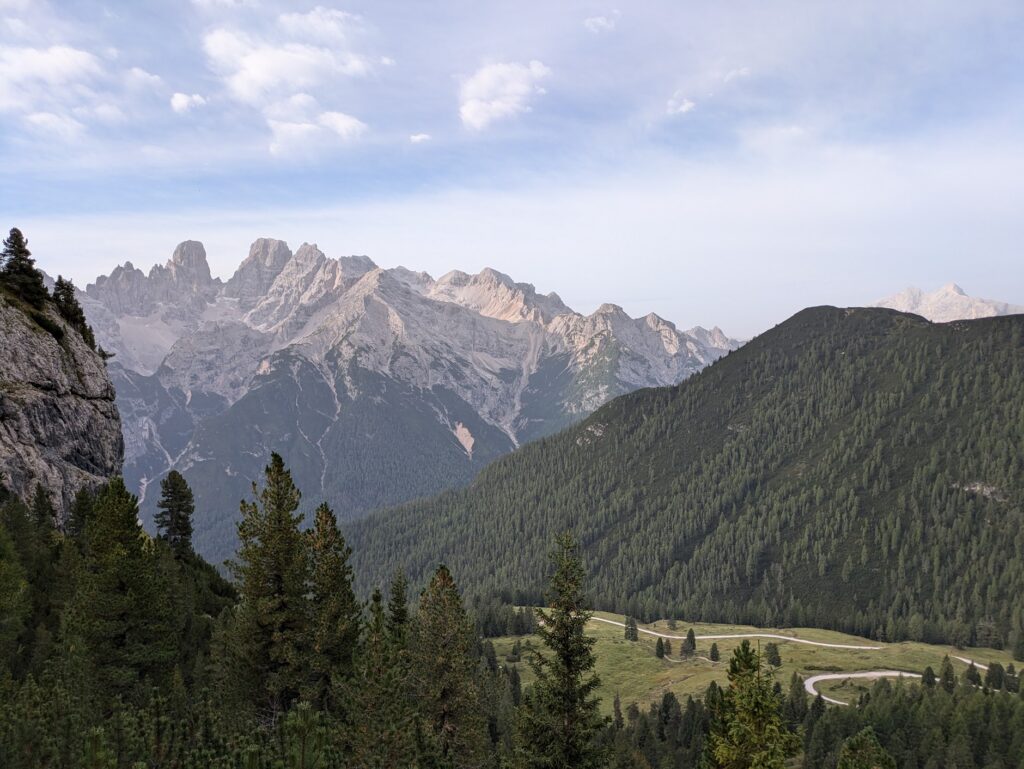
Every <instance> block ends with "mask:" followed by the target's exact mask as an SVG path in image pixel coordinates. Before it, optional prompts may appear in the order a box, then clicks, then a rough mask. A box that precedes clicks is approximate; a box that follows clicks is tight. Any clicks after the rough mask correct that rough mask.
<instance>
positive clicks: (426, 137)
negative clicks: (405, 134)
mask: <svg viewBox="0 0 1024 769" xmlns="http://www.w3.org/2000/svg"><path fill="white" fill-rule="evenodd" d="M430 138H431V137H430V134H413V135H412V136H410V137H409V141H410V142H412V143H413V144H423V142H428V141H430Z"/></svg>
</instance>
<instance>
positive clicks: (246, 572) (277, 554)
mask: <svg viewBox="0 0 1024 769" xmlns="http://www.w3.org/2000/svg"><path fill="white" fill-rule="evenodd" d="M253 496H254V498H255V500H254V501H252V502H246V501H243V502H242V503H241V513H242V520H241V521H240V522H239V524H238V538H239V549H238V559H237V561H235V562H234V563H232V564H231V567H232V571H233V573H234V575H235V577H236V580H237V581H238V586H239V599H240V600H239V606H238V610H237V621H236V623H235V627H234V639H233V642H232V651H233V658H234V660H235V665H236V674H235V681H234V682H233V683H234V684H237V685H239V686H240V687H241V688H242V689H243V690H244V689H248V694H247V696H245V697H244V699H243V702H242V703H240V704H241V705H245V704H248V705H249V706H250V707H252V706H255V708H256V710H257V713H258V715H259V717H260V718H261V719H264V720H265V721H268V722H273V721H274V720H276V718H277V717H278V715H280V714H281V713H283V712H284V711H286V710H287V709H288V708H289V707H290V706H291V704H292V703H293V702H294V701H295V700H296V699H297V698H298V697H299V694H300V692H301V690H302V688H303V685H304V684H305V683H306V681H307V680H308V672H307V671H308V666H307V664H306V663H307V661H308V654H307V650H308V643H307V640H308V638H309V600H308V597H307V584H308V581H309V579H308V578H309V558H308V552H307V547H306V538H305V536H304V535H303V533H302V532H301V531H300V530H299V524H300V523H301V521H302V515H301V514H296V513H295V511H296V510H297V509H298V507H299V499H300V496H301V495H300V493H299V490H298V489H297V488H296V487H295V484H294V483H293V482H292V476H291V473H290V472H289V471H288V470H287V469H286V468H285V465H284V460H282V459H281V457H280V455H279V454H276V453H275V454H272V455H271V457H270V464H269V465H267V467H266V468H265V469H264V486H263V488H262V489H261V488H259V486H258V485H257V484H256V483H253Z"/></svg>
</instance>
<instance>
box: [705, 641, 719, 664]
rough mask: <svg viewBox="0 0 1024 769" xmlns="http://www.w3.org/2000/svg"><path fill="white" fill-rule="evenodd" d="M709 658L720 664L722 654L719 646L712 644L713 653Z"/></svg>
mask: <svg viewBox="0 0 1024 769" xmlns="http://www.w3.org/2000/svg"><path fill="white" fill-rule="evenodd" d="M708 657H709V658H710V659H711V661H712V662H718V660H720V659H721V658H722V655H721V653H720V652H719V651H718V644H716V643H713V644H711V652H710V653H709V655H708Z"/></svg>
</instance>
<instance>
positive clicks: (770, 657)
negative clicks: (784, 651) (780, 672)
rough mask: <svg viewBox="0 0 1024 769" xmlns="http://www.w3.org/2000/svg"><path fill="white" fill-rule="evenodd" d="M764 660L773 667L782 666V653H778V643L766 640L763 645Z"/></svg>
mask: <svg viewBox="0 0 1024 769" xmlns="http://www.w3.org/2000/svg"><path fill="white" fill-rule="evenodd" d="M764 660H765V662H767V663H768V664H769V665H771V666H772V667H773V668H778V667H782V655H781V654H779V645H778V644H776V643H772V642H768V643H767V644H765V647H764Z"/></svg>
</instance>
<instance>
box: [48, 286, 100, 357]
mask: <svg viewBox="0 0 1024 769" xmlns="http://www.w3.org/2000/svg"><path fill="white" fill-rule="evenodd" d="M53 303H54V305H55V306H56V307H57V312H59V313H60V314H61V317H63V318H64V320H66V321H67V322H68V324H69V325H70V326H71V327H72V328H73V329H75V330H76V331H78V333H79V334H81V336H82V339H83V340H84V341H85V343H86V344H87V345H89V347H90V348H92V349H93V350H95V349H96V337H95V335H94V334H93V331H92V327H91V326H90V325H89V323H88V322H87V321H86V319H85V313H84V312H83V311H82V305H80V304H79V303H78V297H76V296H75V284H74V283H72V282H71V281H70V280H66V279H65V278H64V277H63V276H62V275H58V276H57V280H56V282H55V283H54V285H53Z"/></svg>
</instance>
